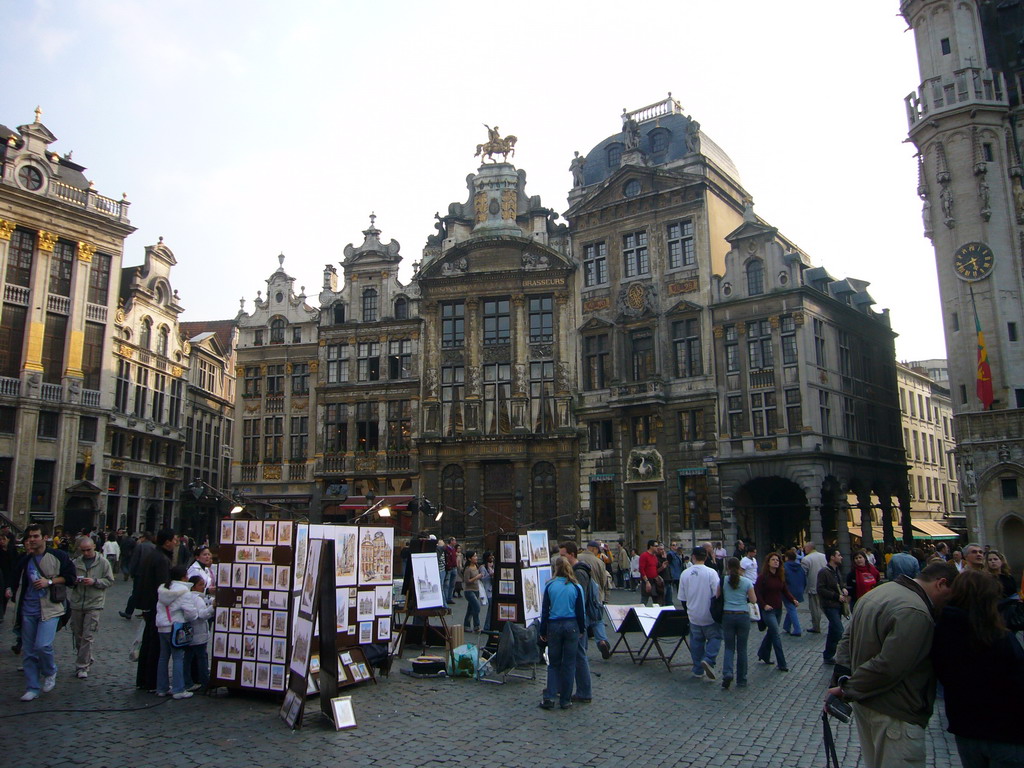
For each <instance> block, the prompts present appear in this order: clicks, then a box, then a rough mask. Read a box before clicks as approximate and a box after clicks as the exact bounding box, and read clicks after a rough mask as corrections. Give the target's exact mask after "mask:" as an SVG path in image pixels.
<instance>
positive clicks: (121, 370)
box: [114, 360, 132, 413]
mask: <svg viewBox="0 0 1024 768" xmlns="http://www.w3.org/2000/svg"><path fill="white" fill-rule="evenodd" d="M131 388H132V364H131V363H129V362H128V361H127V360H118V361H117V382H116V385H115V389H114V410H116V411H120V412H121V413H128V395H129V393H130V392H131Z"/></svg>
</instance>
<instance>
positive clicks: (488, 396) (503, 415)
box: [484, 363, 512, 435]
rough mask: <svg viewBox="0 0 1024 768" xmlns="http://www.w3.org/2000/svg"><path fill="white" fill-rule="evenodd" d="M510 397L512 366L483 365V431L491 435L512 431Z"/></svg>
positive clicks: (503, 364) (505, 364)
mask: <svg viewBox="0 0 1024 768" xmlns="http://www.w3.org/2000/svg"><path fill="white" fill-rule="evenodd" d="M511 395H512V366H511V365H510V364H509V363H488V364H485V365H484V430H485V431H486V432H487V433H488V434H491V435H497V434H507V433H509V432H511V431H512V416H511V413H510V410H509V408H510V403H509V400H510V398H511Z"/></svg>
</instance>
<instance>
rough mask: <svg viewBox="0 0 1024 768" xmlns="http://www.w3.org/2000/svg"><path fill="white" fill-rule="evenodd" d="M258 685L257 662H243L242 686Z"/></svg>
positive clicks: (252, 686) (251, 686)
mask: <svg viewBox="0 0 1024 768" xmlns="http://www.w3.org/2000/svg"><path fill="white" fill-rule="evenodd" d="M255 686H256V662H255V661H243V662H242V687H243V688H254V687H255Z"/></svg>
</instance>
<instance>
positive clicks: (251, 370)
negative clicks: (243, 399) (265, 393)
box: [243, 365, 262, 397]
mask: <svg viewBox="0 0 1024 768" xmlns="http://www.w3.org/2000/svg"><path fill="white" fill-rule="evenodd" d="M243 385H244V387H245V389H244V390H243V394H245V395H246V396H247V397H259V396H260V394H261V392H262V387H261V384H260V367H259V366H258V365H250V366H248V367H246V369H245V380H244V382H243Z"/></svg>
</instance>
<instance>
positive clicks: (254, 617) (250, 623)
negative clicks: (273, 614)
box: [242, 608, 260, 634]
mask: <svg viewBox="0 0 1024 768" xmlns="http://www.w3.org/2000/svg"><path fill="white" fill-rule="evenodd" d="M259 623H260V612H259V611H258V610H257V609H255V608H246V609H245V624H244V625H243V627H242V631H243V632H252V633H254V634H255V632H256V628H257V627H258V626H259Z"/></svg>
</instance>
